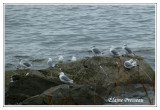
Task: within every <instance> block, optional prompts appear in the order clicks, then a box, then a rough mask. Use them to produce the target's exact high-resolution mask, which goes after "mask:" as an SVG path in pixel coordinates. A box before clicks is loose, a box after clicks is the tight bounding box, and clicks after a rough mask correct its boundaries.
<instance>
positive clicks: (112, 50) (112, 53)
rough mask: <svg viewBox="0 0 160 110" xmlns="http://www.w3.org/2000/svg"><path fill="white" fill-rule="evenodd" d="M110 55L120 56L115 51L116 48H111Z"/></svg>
mask: <svg viewBox="0 0 160 110" xmlns="http://www.w3.org/2000/svg"><path fill="white" fill-rule="evenodd" d="M110 53H111V55H113V56H120V54H119V53H118V52H117V51H116V50H115V48H114V46H112V45H111V46H110Z"/></svg>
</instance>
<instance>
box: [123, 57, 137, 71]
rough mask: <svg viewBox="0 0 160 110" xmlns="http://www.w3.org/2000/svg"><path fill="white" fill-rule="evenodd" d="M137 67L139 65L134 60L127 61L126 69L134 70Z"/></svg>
mask: <svg viewBox="0 0 160 110" xmlns="http://www.w3.org/2000/svg"><path fill="white" fill-rule="evenodd" d="M135 66H137V63H136V61H135V60H133V59H130V60H127V61H125V62H124V67H125V68H128V69H131V68H133V67H135Z"/></svg>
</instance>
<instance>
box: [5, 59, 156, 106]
mask: <svg viewBox="0 0 160 110" xmlns="http://www.w3.org/2000/svg"><path fill="white" fill-rule="evenodd" d="M131 58H132V59H134V60H136V61H137V64H138V66H136V67H134V68H132V69H126V68H125V67H124V66H123V64H124V62H125V61H126V60H129V59H131ZM59 68H61V69H62V71H63V72H64V73H65V74H66V75H67V76H68V77H69V78H71V79H73V80H74V83H73V84H64V83H63V82H61V81H60V80H59V72H61V71H60V69H59ZM27 73H28V74H27ZM26 74H27V75H26ZM11 77H12V79H13V82H10V81H11ZM154 84H155V72H154V71H153V70H152V68H151V67H150V65H149V64H147V63H146V62H145V61H144V60H143V58H141V57H139V56H134V57H131V56H124V57H121V58H112V57H101V56H94V57H92V58H85V59H82V60H78V61H75V62H68V63H59V64H56V65H55V67H53V68H52V67H50V68H47V69H43V70H29V69H27V70H12V71H5V105H17V104H18V105H104V104H106V103H109V102H106V101H105V100H104V98H103V97H109V96H113V95H116V96H117V97H118V96H119V95H121V93H122V91H134V92H136V91H143V92H145V93H146V97H147V98H148V101H149V104H153V103H152V102H153V101H150V100H149V99H150V97H149V95H150V94H149V93H148V92H147V88H153V92H154V90H155V86H154ZM137 85H141V86H138V87H137Z"/></svg>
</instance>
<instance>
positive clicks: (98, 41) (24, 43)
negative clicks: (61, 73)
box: [5, 4, 155, 70]
mask: <svg viewBox="0 0 160 110" xmlns="http://www.w3.org/2000/svg"><path fill="white" fill-rule="evenodd" d="M124 43H125V44H127V45H128V46H129V47H130V48H131V49H132V50H133V51H134V52H135V54H136V55H139V56H142V57H143V58H144V59H145V60H146V61H147V62H148V63H149V64H150V65H151V67H152V68H153V70H155V5H154V4H153V5H152V4H150V5H149V4H146V5H145V4H144V5H136V4H134V5H133V4H130V5H119V4H117V5H116V4H113V5H111V4H108V5H107V4H103V5H98V4H97V5H92V4H81V5H76V4H75V5H71V4H70V5H60V4H57V5H55V4H54V5H51V4H50V5H33V4H32V5H5V70H13V69H15V66H16V65H17V64H18V63H19V58H22V59H25V60H28V61H31V62H32V65H33V67H32V69H44V68H47V67H48V66H47V60H48V58H49V57H50V58H52V59H54V62H55V63H57V60H58V56H59V55H63V57H64V60H65V61H68V60H69V59H71V56H72V55H74V56H76V57H77V59H82V58H84V57H92V56H93V55H92V53H89V52H88V50H89V49H90V46H91V45H95V46H97V48H99V49H101V50H103V49H106V51H105V54H104V56H109V49H108V47H109V46H110V45H114V46H115V47H122V46H123V44H124ZM119 51H120V52H121V53H124V52H123V51H122V50H121V49H119Z"/></svg>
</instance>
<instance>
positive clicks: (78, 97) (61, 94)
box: [22, 84, 105, 105]
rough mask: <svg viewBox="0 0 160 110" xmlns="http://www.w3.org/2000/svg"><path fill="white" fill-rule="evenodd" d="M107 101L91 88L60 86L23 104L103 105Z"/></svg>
mask: <svg viewBox="0 0 160 110" xmlns="http://www.w3.org/2000/svg"><path fill="white" fill-rule="evenodd" d="M104 103H105V101H104V99H103V98H101V97H100V96H98V94H97V93H95V92H94V91H92V90H91V89H90V87H89V86H82V85H67V84H63V85H59V86H56V87H51V88H50V89H48V90H46V91H45V92H43V93H42V94H41V95H37V96H34V97H31V98H28V99H26V100H24V101H23V102H22V104H24V105H97V104H98V105H101V104H104Z"/></svg>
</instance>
